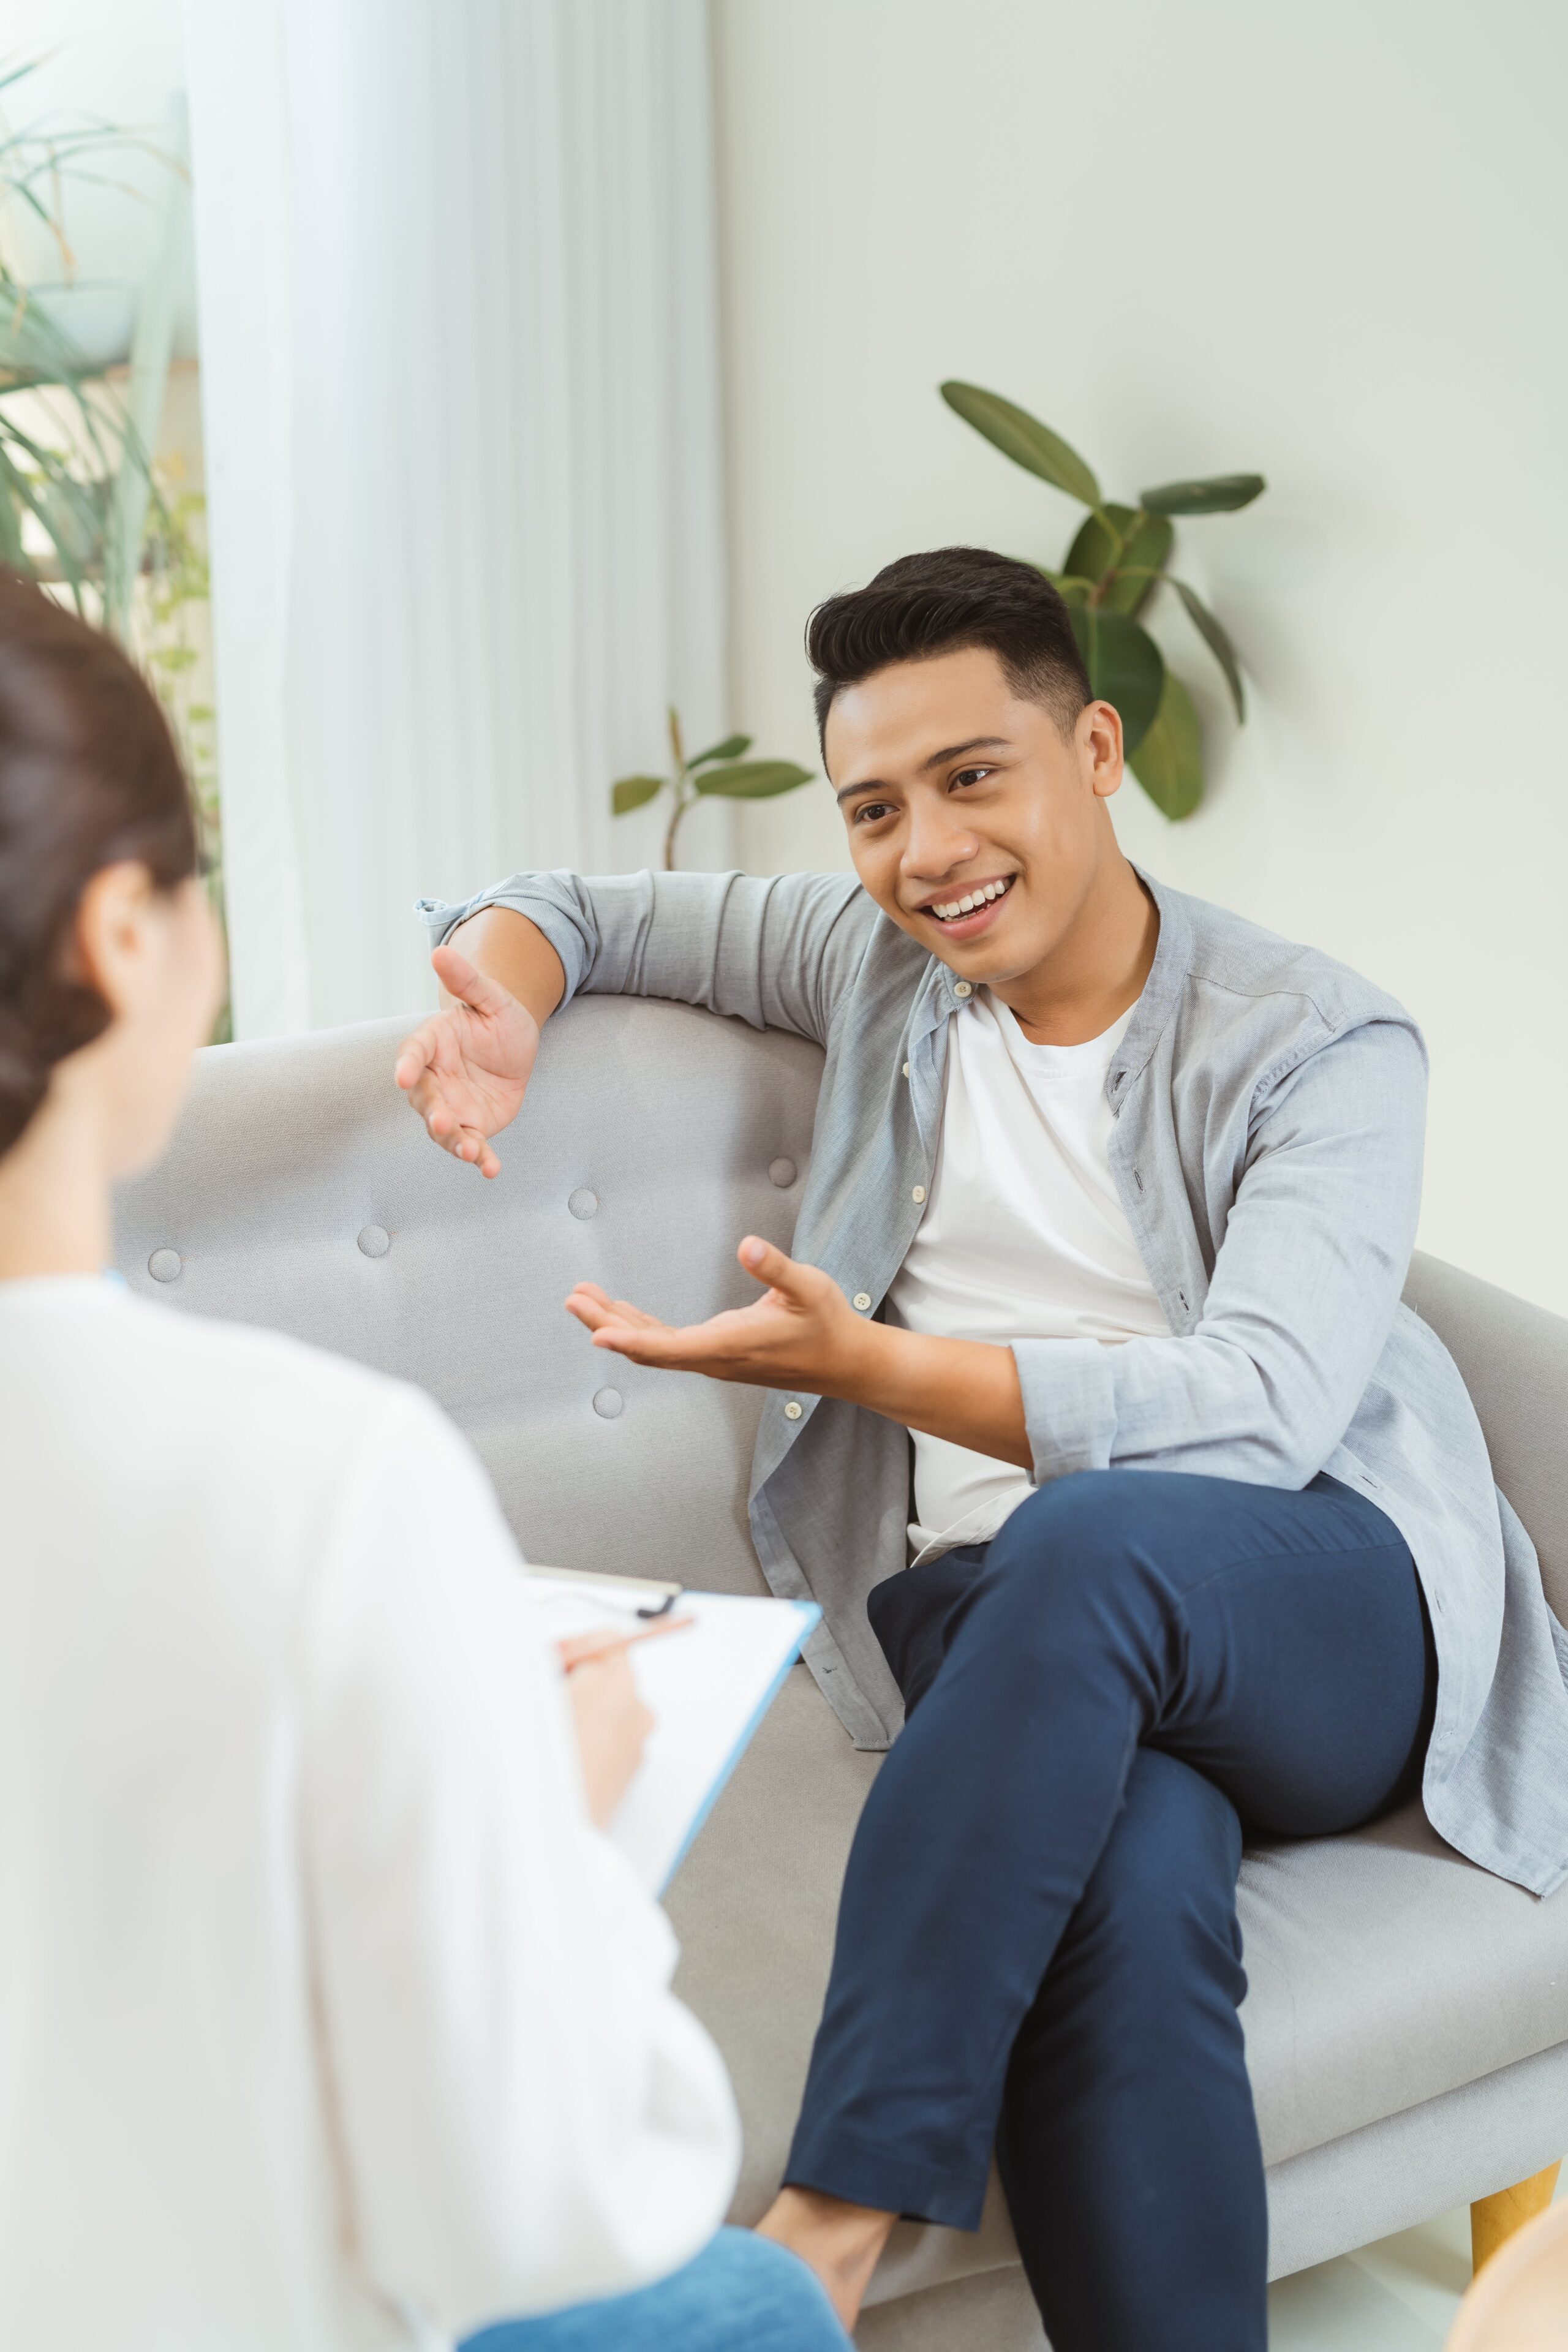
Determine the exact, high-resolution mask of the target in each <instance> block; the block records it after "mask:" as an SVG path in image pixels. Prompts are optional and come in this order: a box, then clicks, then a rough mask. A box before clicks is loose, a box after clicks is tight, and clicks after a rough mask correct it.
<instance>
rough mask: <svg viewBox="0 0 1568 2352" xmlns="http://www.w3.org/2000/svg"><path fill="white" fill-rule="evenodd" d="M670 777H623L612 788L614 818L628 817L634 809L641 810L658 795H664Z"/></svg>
mask: <svg viewBox="0 0 1568 2352" xmlns="http://www.w3.org/2000/svg"><path fill="white" fill-rule="evenodd" d="M668 781H669V779H668V776H623V777H622V778H621V780H620V782H618V783H615V784H612V785H611V786H610V813H611V814H612V815H613V816H628V815H629V814H631V812H632V810H633V809H637V808H641V807H642V805H643V803H644V802H645V801H651V800H652V798H653V797H654V794H655V793H662V792H663V790H664V788H665V785H666V784H667V783H668Z"/></svg>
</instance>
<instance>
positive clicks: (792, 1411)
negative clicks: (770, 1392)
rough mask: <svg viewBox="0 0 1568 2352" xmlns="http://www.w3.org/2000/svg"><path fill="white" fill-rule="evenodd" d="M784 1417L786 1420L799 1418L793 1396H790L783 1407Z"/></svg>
mask: <svg viewBox="0 0 1568 2352" xmlns="http://www.w3.org/2000/svg"><path fill="white" fill-rule="evenodd" d="M784 1419H785V1420H786V1421H798V1420H799V1419H800V1407H799V1405H797V1404H796V1402H795V1399H794V1397H791V1399H790V1401H789V1402H788V1404H786V1405H785V1407H784Z"/></svg>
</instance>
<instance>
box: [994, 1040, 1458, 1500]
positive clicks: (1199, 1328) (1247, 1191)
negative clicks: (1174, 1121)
mask: <svg viewBox="0 0 1568 2352" xmlns="http://www.w3.org/2000/svg"><path fill="white" fill-rule="evenodd" d="M1425 1118H1426V1055H1425V1052H1424V1049H1423V1047H1422V1045H1421V1042H1420V1039H1419V1037H1418V1036H1417V1034H1415V1030H1414V1029H1413V1028H1411V1027H1409V1026H1406V1025H1405V1024H1401V1023H1398V1022H1394V1021H1371V1022H1367V1023H1364V1024H1362V1025H1361V1026H1359V1027H1357V1028H1354V1029H1352V1030H1350V1031H1348V1032H1346V1033H1344V1034H1341V1035H1339V1036H1336V1037H1334V1038H1332V1039H1331V1041H1330V1042H1328V1043H1327V1044H1325V1045H1321V1046H1319V1047H1318V1048H1317V1050H1316V1051H1315V1052H1313V1053H1311V1054H1310V1055H1308V1056H1307V1057H1306V1058H1305V1059H1303V1060H1302V1061H1301V1062H1300V1064H1299V1065H1298V1066H1295V1067H1293V1068H1292V1069H1290V1070H1289V1072H1288V1073H1286V1074H1285V1075H1284V1076H1281V1077H1279V1079H1278V1080H1277V1081H1276V1082H1274V1083H1272V1084H1265V1086H1264V1087H1260V1089H1259V1093H1258V1098H1257V1099H1256V1100H1255V1103H1254V1107H1253V1112H1252V1118H1251V1123H1250V1129H1249V1137H1248V1147H1247V1162H1246V1166H1245V1168H1244V1170H1243V1172H1242V1176H1241V1181H1240V1183H1239V1185H1238V1188H1237V1195H1236V1199H1235V1201H1234V1202H1233V1204H1232V1206H1231V1209H1230V1213H1229V1216H1228V1219H1227V1221H1226V1229H1225V1234H1224V1237H1223V1239H1222V1241H1221V1244H1220V1247H1219V1252H1218V1255H1217V1258H1216V1260H1215V1267H1214V1272H1213V1276H1212V1279H1211V1281H1210V1285H1209V1289H1208V1295H1207V1297H1206V1298H1205V1302H1204V1306H1203V1311H1202V1314H1201V1316H1200V1317H1199V1319H1198V1321H1197V1323H1196V1325H1195V1326H1194V1328H1193V1329H1192V1330H1191V1331H1189V1332H1185V1333H1183V1334H1181V1335H1180V1336H1176V1337H1172V1338H1170V1339H1129V1340H1127V1341H1125V1342H1123V1343H1122V1344H1121V1345H1119V1346H1115V1347H1106V1346H1103V1345H1101V1343H1100V1341H1098V1340H1095V1339H1020V1340H1016V1341H1015V1342H1014V1344H1013V1352H1014V1355H1015V1357H1016V1360H1017V1365H1018V1379H1019V1384H1020V1387H1021V1389H1022V1391H1023V1398H1024V1414H1025V1422H1026V1428H1027V1432H1028V1436H1029V1442H1030V1446H1031V1449H1032V1452H1033V1455H1034V1473H1035V1477H1036V1480H1037V1482H1039V1483H1043V1482H1044V1481H1045V1480H1047V1479H1048V1478H1056V1477H1060V1476H1062V1475H1064V1474H1065V1473H1066V1472H1068V1471H1072V1470H1102V1469H1107V1468H1109V1467H1110V1466H1111V1465H1116V1466H1118V1467H1120V1468H1134V1469H1135V1468H1143V1469H1150V1470H1186V1471H1196V1472H1200V1473H1205V1472H1206V1473H1209V1474H1211V1475H1215V1476H1219V1477H1228V1478H1241V1479H1244V1480H1251V1481H1253V1482H1255V1483H1257V1484H1258V1485H1260V1486H1286V1487H1298V1488H1299V1487H1301V1486H1306V1485H1307V1484H1308V1483H1309V1482H1310V1480H1311V1479H1312V1478H1314V1477H1316V1476H1317V1475H1318V1473H1319V1472H1320V1471H1321V1469H1322V1467H1323V1465H1324V1464H1325V1463H1326V1462H1327V1461H1328V1459H1329V1457H1330V1455H1331V1454H1332V1453H1333V1452H1334V1449H1335V1448H1336V1446H1338V1444H1340V1442H1341V1440H1342V1437H1343V1436H1344V1433H1345V1431H1346V1430H1347V1428H1348V1427H1349V1426H1350V1423H1351V1421H1352V1418H1353V1416H1354V1414H1355V1412H1356V1408H1357V1406H1358V1405H1359V1404H1360V1402H1361V1401H1362V1398H1363V1394H1364V1393H1365V1391H1366V1387H1367V1383H1368V1381H1370V1380H1371V1378H1372V1375H1373V1369H1374V1368H1375V1366H1376V1363H1377V1360H1378V1358H1379V1356H1380V1355H1381V1354H1382V1352H1383V1348H1384V1341H1385V1340H1386V1339H1387V1337H1388V1333H1389V1330H1390V1328H1391V1326H1392V1324H1393V1321H1394V1313H1395V1310H1396V1308H1397V1307H1398V1304H1399V1297H1400V1292H1401V1290H1402V1288H1403V1286H1404V1283H1405V1275H1406V1273H1407V1271H1408V1268H1409V1264H1410V1254H1411V1251H1412V1249H1413V1248H1414V1246H1415V1223H1416V1215H1417V1212H1418V1210H1419V1207H1420V1199H1421V1158H1422V1140H1423V1132H1424V1126H1425Z"/></svg>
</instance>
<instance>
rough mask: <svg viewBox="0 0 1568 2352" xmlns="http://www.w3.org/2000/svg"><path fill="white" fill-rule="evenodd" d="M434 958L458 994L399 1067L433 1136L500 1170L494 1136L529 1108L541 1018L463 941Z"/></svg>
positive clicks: (456, 1155)
mask: <svg viewBox="0 0 1568 2352" xmlns="http://www.w3.org/2000/svg"><path fill="white" fill-rule="evenodd" d="M430 961H431V964H432V966H433V968H434V970H435V973H436V977H437V980H438V981H439V982H440V983H441V986H442V988H443V990H444V991H445V992H446V994H447V998H448V999H449V1000H450V1001H449V1002H448V1003H447V1004H446V1005H445V1006H444V1007H443V1009H442V1010H441V1011H440V1012H439V1013H432V1014H431V1015H430V1018H429V1020H428V1021H422V1022H421V1023H420V1024H419V1026H418V1028H417V1029H416V1030H415V1031H414V1032H413V1034H412V1035H410V1036H407V1037H405V1039H404V1041H403V1043H402V1045H400V1046H399V1047H398V1049H397V1066H396V1070H395V1073H394V1075H395V1077H396V1080H397V1083H398V1085H399V1086H400V1087H402V1088H403V1091H404V1093H405V1095H406V1096H407V1097H408V1100H409V1103H410V1105H411V1107H412V1108H414V1109H415V1110H416V1111H417V1112H418V1114H419V1116H420V1118H422V1119H423V1120H424V1122H425V1128H426V1133H427V1134H428V1135H429V1137H430V1138H431V1140H432V1141H433V1142H436V1143H438V1144H439V1145H440V1147H441V1149H442V1150H443V1151H449V1152H450V1153H451V1155H452V1157H453V1159H454V1160H468V1161H470V1162H471V1163H472V1164H473V1165H474V1166H475V1167H477V1168H478V1170H479V1173H480V1175H481V1176H499V1175H500V1160H499V1159H498V1158H497V1156H496V1154H495V1152H494V1151H493V1150H491V1148H490V1138H491V1136H492V1135H499V1134H500V1130H501V1129H502V1128H503V1127H510V1124H511V1122H512V1120H513V1119H514V1118H516V1117H517V1115H518V1112H519V1111H520V1110H521V1108H522V1097H523V1093H524V1090H525V1089H526V1087H527V1085H528V1081H529V1077H530V1076H531V1073H532V1069H533V1062H534V1056H535V1055H536V1054H537V1053H538V1051H539V1024H538V1022H537V1021H536V1020H535V1019H534V1017H533V1015H532V1013H530V1012H529V1011H528V1009H527V1007H526V1006H524V1005H521V1004H520V1003H518V1001H517V999H516V997H515V996H511V995H509V994H508V992H507V991H506V990H505V989H504V988H503V987H502V986H501V985H500V982H499V981H495V980H491V979H490V978H489V975H488V974H487V973H485V972H482V971H479V969H478V968H477V967H476V966H475V965H473V964H471V963H470V962H469V961H468V957H467V956H465V955H459V954H458V950H457V949H456V948H452V947H445V948H437V950H436V952H435V953H434V955H433V956H432V957H431V959H430Z"/></svg>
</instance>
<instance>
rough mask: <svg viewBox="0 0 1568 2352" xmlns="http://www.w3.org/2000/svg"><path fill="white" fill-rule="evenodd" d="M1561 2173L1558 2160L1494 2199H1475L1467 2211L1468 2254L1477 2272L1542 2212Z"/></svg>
mask: <svg viewBox="0 0 1568 2352" xmlns="http://www.w3.org/2000/svg"><path fill="white" fill-rule="evenodd" d="M1562 2169H1563V2164H1562V2159H1561V2158H1559V2159H1558V2161H1557V2162H1556V2163H1555V2164H1549V2165H1548V2166H1547V2168H1546V2169H1545V2171H1544V2172H1532V2173H1531V2176H1530V2179H1528V2180H1516V2181H1515V2182H1514V2184H1513V2187H1512V2188H1511V2189H1499V2190H1498V2192H1497V2195H1496V2196H1495V2197H1478V2198H1477V2200H1476V2201H1475V2203H1474V2204H1473V2205H1472V2206H1471V2208H1470V2254H1471V2258H1472V2260H1473V2262H1474V2263H1475V2267H1476V2269H1477V2270H1479V2269H1480V2267H1481V2264H1482V2263H1485V2262H1489V2261H1490V2259H1491V2257H1492V2255H1493V2254H1495V2253H1496V2252H1497V2250H1498V2248H1499V2247H1500V2245H1503V2244H1505V2243H1506V2242H1507V2241H1508V2240H1509V2239H1510V2238H1511V2237H1512V2235H1513V2233H1514V2231H1516V2230H1522V2229H1523V2227H1524V2225H1525V2223H1526V2222H1527V2221H1534V2219H1535V2217H1536V2215H1537V2214H1538V2213H1544V2212H1545V2210H1546V2208H1547V2207H1548V2206H1549V2205H1550V2204H1551V2202H1552V2191H1553V2190H1554V2189H1555V2188H1556V2186H1557V2176H1558V2174H1559V2172H1561V2170H1562Z"/></svg>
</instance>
